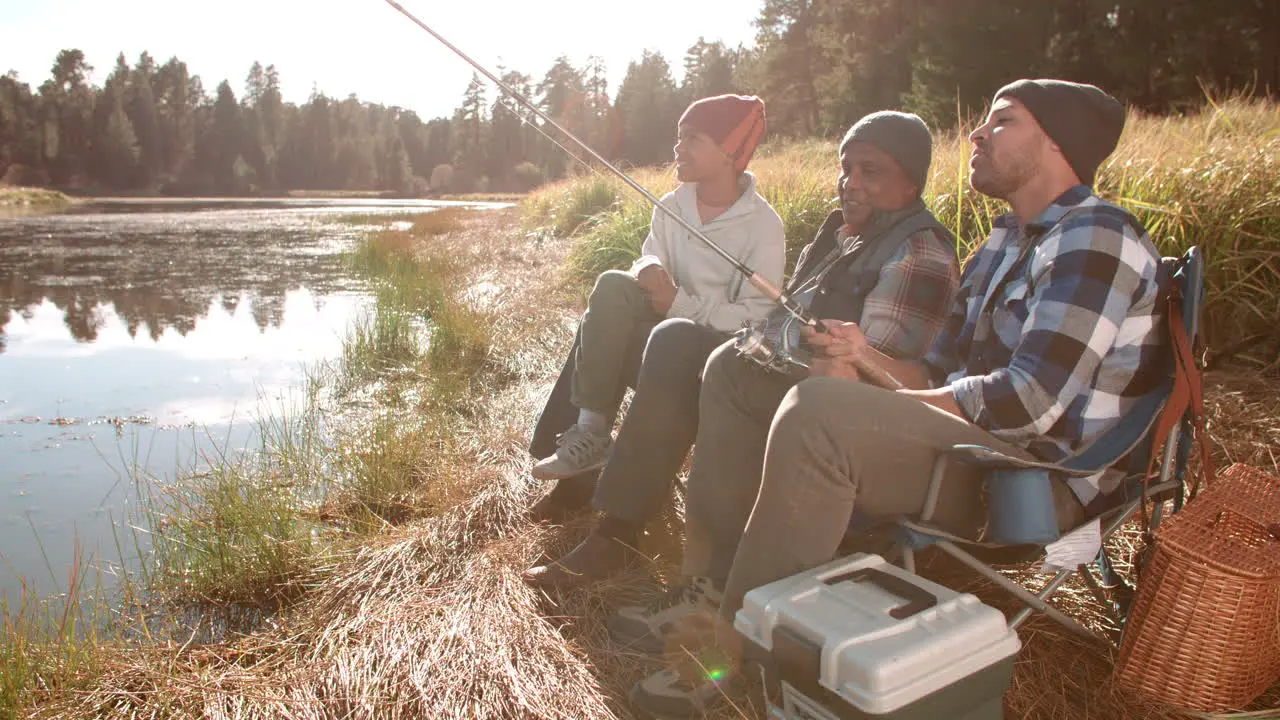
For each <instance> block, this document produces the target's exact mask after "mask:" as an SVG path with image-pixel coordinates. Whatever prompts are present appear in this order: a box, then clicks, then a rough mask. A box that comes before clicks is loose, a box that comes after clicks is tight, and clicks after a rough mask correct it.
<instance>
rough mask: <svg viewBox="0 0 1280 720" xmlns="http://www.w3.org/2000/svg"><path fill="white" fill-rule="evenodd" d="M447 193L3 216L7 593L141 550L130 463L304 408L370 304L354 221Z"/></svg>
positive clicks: (222, 443)
mask: <svg viewBox="0 0 1280 720" xmlns="http://www.w3.org/2000/svg"><path fill="white" fill-rule="evenodd" d="M448 204H453V203H439V202H433V201H423V200H359V199H357V200H348V199H314V200H257V199H253V200H226V199H197V200H159V201H158V200H136V199H120V200H103V201H95V202H91V203H85V204H81V205H77V206H74V207H73V208H71V209H69V210H68V211H67V212H64V213H60V214H55V215H40V216H18V217H0V596H2V597H6V598H8V599H9V601H10V602H13V600H14V599H16V597H17V596H18V593H19V591H20V589H21V588H22V586H23V583H24V582H25V583H27V584H28V586H29V587H32V586H34V588H35V589H36V591H37V592H38V593H40V594H46V593H51V592H57V591H60V590H65V588H66V586H67V582H68V573H69V571H70V569H71V568H72V567H73V559H74V558H75V557H76V555H77V553H78V554H79V555H80V556H81V557H82V558H83V559H84V561H85V562H86V563H88V564H89V565H90V566H92V567H95V568H109V567H114V566H115V565H117V564H118V563H119V562H121V561H124V562H125V564H126V565H130V564H134V563H136V561H137V554H138V552H137V549H136V546H135V545H134V538H135V531H134V530H133V529H132V528H131V527H130V525H131V524H137V523H138V522H139V519H138V517H137V514H136V512H135V511H136V497H135V496H134V488H133V484H132V483H131V482H130V477H131V476H132V475H133V474H135V473H148V474H151V475H153V476H156V477H160V478H165V477H173V476H174V474H175V473H176V472H178V471H179V469H180V468H185V467H191V466H193V465H198V464H199V462H200V458H201V457H202V456H204V455H207V454H208V453H223V452H227V453H236V452H240V451H242V450H243V449H245V448H248V447H251V446H252V445H253V443H254V441H255V419H256V418H257V416H258V414H259V408H260V407H261V406H262V405H263V404H264V403H265V404H267V405H269V406H271V407H275V408H277V409H278V408H280V407H289V406H293V405H294V404H296V402H297V398H298V397H299V396H300V394H301V393H302V392H303V389H304V386H305V384H306V380H307V377H308V374H309V373H311V372H313V371H314V369H315V368H317V367H320V366H321V365H322V364H324V363H327V362H331V361H333V360H335V359H336V358H338V357H339V356H340V354H341V347H342V339H343V337H344V335H345V333H346V331H347V328H348V327H349V326H350V325H351V323H352V322H353V321H355V320H357V319H358V318H360V317H362V316H363V314H364V313H366V312H367V311H368V310H369V309H370V308H371V305H372V301H371V298H370V295H369V292H368V289H367V288H366V287H365V285H364V284H363V282H362V281H361V280H360V279H359V278H357V277H355V276H353V275H352V273H351V272H350V271H349V269H348V267H347V264H346V260H345V258H344V255H343V253H344V251H346V250H347V249H349V248H350V247H351V246H352V244H353V243H354V242H355V241H356V240H357V239H358V238H359V237H360V235H361V234H362V233H363V232H364V231H365V230H367V229H368V227H367V226H360V225H356V224H352V223H350V222H345V221H342V220H341V219H342V217H343V216H345V215H351V214H360V215H366V214H368V215H377V214H382V213H396V214H402V213H416V212H430V211H432V210H434V209H437V208H439V207H441V206H443V205H448ZM144 536H145V534H144ZM144 544H145V543H144ZM104 578H105V579H104V580H103V582H104V583H106V584H108V585H109V584H110V583H111V582H112V580H111V577H110V576H109V575H108V576H104ZM96 580H97V578H96V577H90V582H96Z"/></svg>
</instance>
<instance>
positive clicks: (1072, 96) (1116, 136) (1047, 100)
mask: <svg viewBox="0 0 1280 720" xmlns="http://www.w3.org/2000/svg"><path fill="white" fill-rule="evenodd" d="M1005 95H1008V96H1009V97H1012V98H1016V99H1017V100H1018V102H1021V103H1022V104H1023V105H1024V106H1025V107H1026V108H1027V111H1028V112H1030V113H1031V114H1032V115H1034V116H1035V118H1036V122H1038V123H1040V127H1042V128H1044V132H1045V134H1046V135H1048V136H1049V137H1050V138H1051V139H1052V140H1053V142H1054V143H1055V144H1057V146H1058V147H1059V148H1061V149H1062V155H1063V157H1065V158H1066V159H1067V163H1068V164H1070V165H1071V169H1072V170H1075V171H1076V177H1078V178H1080V182H1082V183H1084V184H1085V185H1093V176H1094V174H1095V173H1097V172H1098V166H1099V165H1101V164H1102V161H1103V160H1106V159H1107V156H1108V155H1110V154H1111V152H1112V151H1113V150H1115V149H1116V143H1118V142H1119V141H1120V131H1122V130H1124V106H1123V105H1121V104H1120V103H1119V102H1118V101H1117V100H1116V99H1115V98H1113V97H1111V96H1110V95H1108V94H1106V93H1105V92H1103V91H1102V90H1099V89H1098V88H1096V87H1094V86H1093V85H1084V84H1081V83H1073V82H1067V81H1065V80H1017V81H1015V82H1011V83H1009V84H1008V85H1005V86H1004V87H1002V88H1000V90H998V91H997V92H996V96H995V100H999V99H1000V98H1001V97H1004V96H1005Z"/></svg>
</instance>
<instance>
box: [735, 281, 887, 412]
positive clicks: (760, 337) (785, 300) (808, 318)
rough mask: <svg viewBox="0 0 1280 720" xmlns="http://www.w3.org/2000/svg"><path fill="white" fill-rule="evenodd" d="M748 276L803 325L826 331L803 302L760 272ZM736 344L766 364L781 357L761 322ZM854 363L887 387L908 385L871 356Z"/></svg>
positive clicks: (869, 379) (871, 379)
mask: <svg viewBox="0 0 1280 720" xmlns="http://www.w3.org/2000/svg"><path fill="white" fill-rule="evenodd" d="M747 280H748V281H750V283H751V284H752V285H753V286H755V287H756V289H758V290H759V291H760V292H762V293H764V294H765V295H767V296H769V297H770V298H771V299H773V300H774V302H777V303H778V304H779V305H781V306H782V307H783V309H785V310H786V311H787V312H788V313H789V314H790V315H791V316H792V317H794V318H795V319H796V320H797V321H799V322H800V323H802V324H803V325H805V326H807V327H811V328H813V329H814V330H817V331H818V332H821V333H825V332H826V331H827V326H826V325H824V324H823V322H822V321H821V320H819V319H817V318H815V317H813V316H812V315H811V314H810V313H809V311H808V310H806V309H805V308H804V307H803V306H801V305H800V303H797V302H796V301H795V300H794V299H793V298H792V297H791V296H790V295H787V294H786V293H785V292H783V291H782V290H780V289H778V288H776V287H774V286H773V284H772V283H770V282H769V281H768V280H766V279H764V278H763V277H760V275H759V274H758V273H751V275H749V276H748V277H747ZM737 344H738V352H739V353H740V354H742V355H746V356H747V357H749V358H751V359H752V360H754V361H756V362H758V363H760V364H761V365H764V366H766V367H772V366H774V364H775V363H776V362H777V361H778V360H779V359H780V358H778V351H777V348H775V347H774V346H773V342H772V341H771V340H770V339H769V337H768V336H767V335H766V334H765V333H764V332H763V330H762V329H761V328H760V327H759V326H757V327H755V328H751V329H749V330H744V331H743V334H742V335H740V336H739V338H738V343H737ZM853 364H854V366H855V367H857V368H858V374H859V375H860V376H861V377H862V378H863V379H865V380H866V381H867V382H869V383H871V384H872V385H875V386H877V387H881V388H884V389H886V390H900V389H902V388H903V387H905V386H904V385H903V384H902V383H901V382H899V381H898V379H897V378H895V377H894V376H893V375H891V374H889V372H888V371H887V370H885V369H884V368H882V367H880V365H879V364H878V363H876V362H875V361H874V360H872V359H871V358H868V357H865V356H862V355H858V356H856V357H854V358H853Z"/></svg>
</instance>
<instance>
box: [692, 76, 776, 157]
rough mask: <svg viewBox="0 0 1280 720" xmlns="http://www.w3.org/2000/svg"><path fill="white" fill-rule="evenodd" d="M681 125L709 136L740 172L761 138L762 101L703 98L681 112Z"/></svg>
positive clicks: (739, 97) (752, 97)
mask: <svg viewBox="0 0 1280 720" xmlns="http://www.w3.org/2000/svg"><path fill="white" fill-rule="evenodd" d="M680 124H681V125H689V126H690V127H693V128H696V129H698V130H699V131H701V132H704V133H706V134H707V135H708V136H710V137H711V139H712V140H715V141H716V143H717V144H719V145H720V148H721V149H722V150H724V152H725V154H726V155H728V156H729V157H731V158H733V167H734V169H735V170H737V171H738V172H742V171H743V170H746V169H747V163H749V162H751V154H752V153H754V152H755V151H756V146H757V145H759V144H760V141H761V140H762V139H763V138H764V124H765V123H764V101H763V100H761V99H760V98H758V97H756V96H755V95H717V96H715V97H708V98H702V99H701V100H698V101H697V102H695V103H693V104H692V105H690V106H689V108H688V109H687V110H685V111H684V115H681V116H680Z"/></svg>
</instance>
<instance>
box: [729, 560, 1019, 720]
mask: <svg viewBox="0 0 1280 720" xmlns="http://www.w3.org/2000/svg"><path fill="white" fill-rule="evenodd" d="M734 627H735V628H736V629H737V630H738V632H740V633H742V634H743V635H744V636H745V637H746V638H747V640H748V642H747V643H746V644H745V650H744V655H743V660H744V663H745V666H744V668H745V670H746V671H747V672H750V673H753V674H754V673H755V672H757V669H758V670H761V671H763V676H764V679H765V687H766V694H767V696H768V698H769V704H770V717H772V718H785V719H787V720H793V719H801V718H803V719H804V720H833V719H835V718H892V720H907V719H915V718H949V719H963V720H988V719H990V718H996V719H998V718H1000V717H1001V716H1002V714H1003V697H1004V693H1005V691H1006V690H1007V689H1008V687H1009V681H1010V679H1011V678H1012V675H1013V661H1014V657H1015V656H1016V655H1017V654H1018V650H1019V649H1020V648H1021V646H1022V645H1021V643H1020V642H1019V641H1018V636H1017V634H1016V633H1015V632H1014V631H1013V630H1010V629H1009V626H1008V624H1007V623H1006V621H1005V618H1004V615H1003V614H1002V613H1001V612H1000V611H999V610H996V609H995V608H993V607H989V606H987V605H984V604H982V603H981V602H980V601H979V600H978V598H976V597H974V596H973V595H968V594H961V593H957V592H955V591H953V590H948V589H947V588H944V587H942V586H941V585H938V584H936V583H932V582H929V581H928V580H925V579H924V578H922V577H919V576H917V575H914V574H912V573H909V572H907V571H905V570H902V569H900V568H897V567H894V566H893V565H890V564H889V563H887V562H885V561H884V559H883V558H881V557H880V556H878V555H865V554H858V555H853V556H850V557H846V558H842V559H840V560H837V561H835V562H832V563H829V564H827V565H824V566H822V567H820V568H816V569H814V570H810V571H809V572H806V573H801V574H799V575H793V576H791V577H789V578H786V579H783V580H779V581H778V582H775V583H770V584H769V585H765V586H764V587H761V588H757V589H755V590H752V591H751V592H749V593H747V597H746V600H745V602H744V603H743V607H742V609H741V610H739V611H738V614H737V616H736V617H735V619H734Z"/></svg>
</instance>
